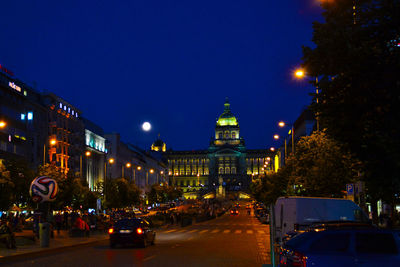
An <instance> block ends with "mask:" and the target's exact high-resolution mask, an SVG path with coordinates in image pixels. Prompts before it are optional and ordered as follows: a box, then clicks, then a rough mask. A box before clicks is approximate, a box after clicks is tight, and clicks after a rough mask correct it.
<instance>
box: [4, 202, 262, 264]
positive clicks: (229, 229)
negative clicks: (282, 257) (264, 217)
mask: <svg viewBox="0 0 400 267" xmlns="http://www.w3.org/2000/svg"><path fill="white" fill-rule="evenodd" d="M269 259H270V255H269V227H268V225H265V224H261V223H260V222H259V221H258V220H257V219H256V218H255V217H254V216H253V215H251V216H249V215H247V212H246V210H245V209H242V210H240V214H239V215H229V214H226V215H223V216H222V217H219V218H217V219H214V220H210V221H207V222H203V223H198V224H195V225H192V226H188V227H183V228H181V227H176V226H175V227H170V228H166V229H161V230H158V231H157V240H156V244H155V245H154V246H148V247H146V248H137V247H130V246H125V247H118V248H115V249H110V247H109V243H108V240H107V241H100V242H98V243H96V244H93V245H90V246H82V247H77V248H71V249H67V250H66V251H65V252H57V253H51V252H49V255H47V256H45V257H44V256H41V257H35V258H27V259H25V260H21V261H18V262H15V263H7V265H8V266H14V267H17V266H21V267H22V266H28V265H29V266H54V264H56V265H57V266H77V267H78V266H171V267H172V266H210V267H212V266H262V264H266V263H268V262H269Z"/></svg>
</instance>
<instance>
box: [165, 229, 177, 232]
mask: <svg viewBox="0 0 400 267" xmlns="http://www.w3.org/2000/svg"><path fill="white" fill-rule="evenodd" d="M175 231H177V229H173V230H168V231H165V233H172V232H175Z"/></svg>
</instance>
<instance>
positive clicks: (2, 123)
mask: <svg viewBox="0 0 400 267" xmlns="http://www.w3.org/2000/svg"><path fill="white" fill-rule="evenodd" d="M6 126H7V123H6V122H5V121H3V120H1V121H0V129H3V128H5V127H6Z"/></svg>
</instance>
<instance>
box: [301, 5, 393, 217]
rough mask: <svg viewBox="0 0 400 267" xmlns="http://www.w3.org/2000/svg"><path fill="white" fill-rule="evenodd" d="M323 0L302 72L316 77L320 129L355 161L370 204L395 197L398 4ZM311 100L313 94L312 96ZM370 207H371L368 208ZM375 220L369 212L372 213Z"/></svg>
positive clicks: (304, 51)
mask: <svg viewBox="0 0 400 267" xmlns="http://www.w3.org/2000/svg"><path fill="white" fill-rule="evenodd" d="M356 4H357V5H356V10H355V16H354V15H353V2H352V1H345V0H336V1H326V2H324V4H323V5H322V6H323V8H324V13H323V16H324V18H325V22H324V23H318V22H315V23H314V33H313V41H314V43H315V45H316V46H315V47H314V48H310V47H304V48H303V55H304V57H303V59H304V64H303V65H304V67H305V68H306V69H307V72H308V73H309V74H310V75H312V76H314V77H319V83H318V84H315V85H318V87H319V88H320V89H321V90H320V92H321V93H320V94H319V95H318V99H319V101H318V103H317V104H315V105H314V110H315V112H317V114H318V115H319V119H320V123H321V126H323V127H324V128H326V129H327V133H328V134H329V135H330V136H332V137H333V138H334V139H335V140H337V141H339V142H341V143H343V144H345V145H346V146H347V147H348V148H349V149H350V151H351V152H352V153H354V154H355V155H356V157H357V158H359V159H360V160H361V161H362V164H363V176H364V177H363V179H364V180H365V182H366V185H367V188H368V193H369V196H370V197H371V201H372V202H373V203H376V201H377V200H378V199H383V200H385V201H386V202H389V203H394V202H395V196H396V194H399V193H400V180H399V177H400V142H398V137H399V136H400V124H399V123H398V121H399V120H400V75H399V73H400V47H399V45H398V44H399V43H400V38H399V37H400V35H399V34H400V26H399V25H400V1H399V0H381V1H374V0H358V1H356ZM315 97H317V96H315ZM373 208H375V209H376V207H374V206H373ZM374 216H376V212H374Z"/></svg>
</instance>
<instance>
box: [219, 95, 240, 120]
mask: <svg viewBox="0 0 400 267" xmlns="http://www.w3.org/2000/svg"><path fill="white" fill-rule="evenodd" d="M230 105H231V104H229V101H228V98H226V100H225V104H224V112H223V113H222V114H221V116H219V118H218V120H217V126H238V122H237V119H236V117H235V116H234V115H233V114H232V112H231V109H230Z"/></svg>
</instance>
